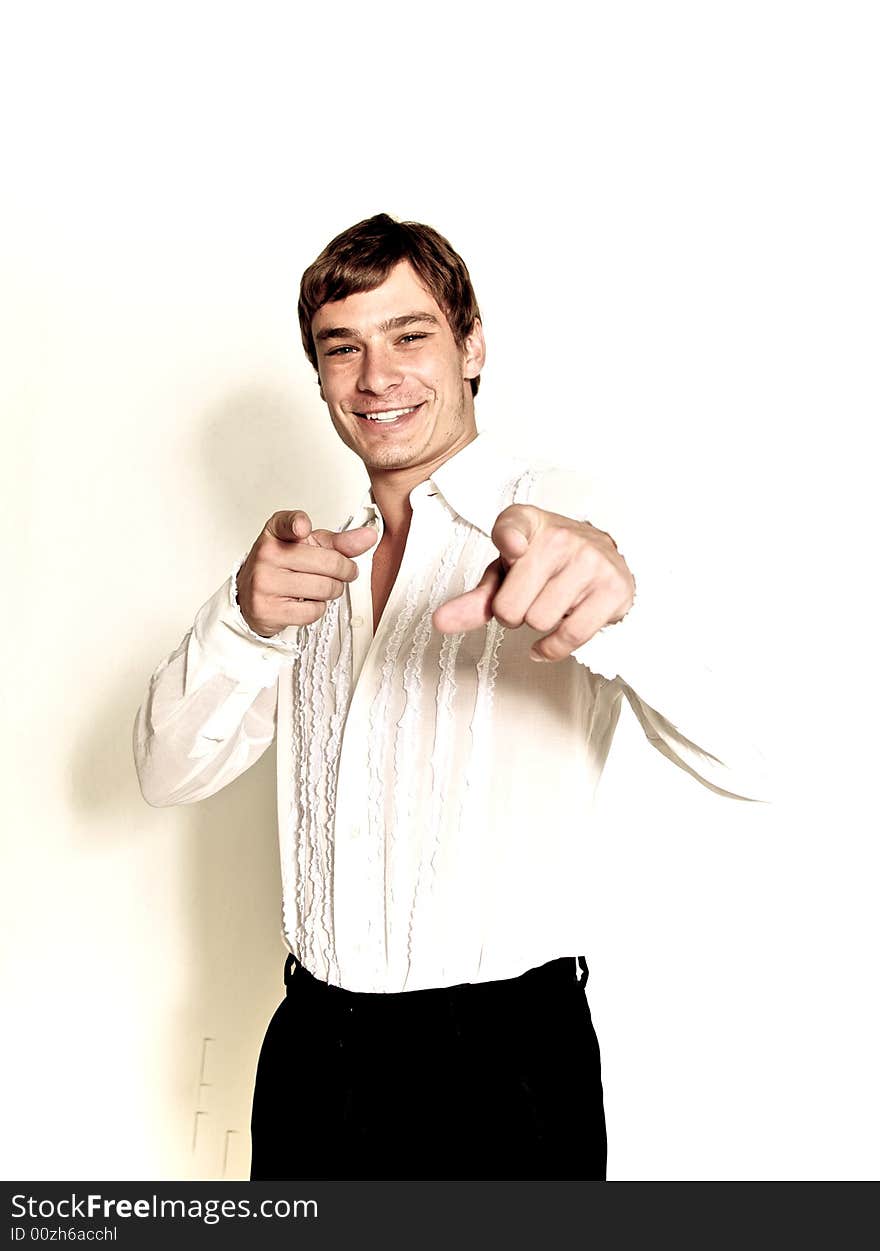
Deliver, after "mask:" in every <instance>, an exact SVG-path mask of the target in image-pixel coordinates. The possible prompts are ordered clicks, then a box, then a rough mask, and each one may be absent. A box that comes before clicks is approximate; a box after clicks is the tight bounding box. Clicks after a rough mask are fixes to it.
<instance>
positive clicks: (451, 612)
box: [432, 560, 504, 634]
mask: <svg viewBox="0 0 880 1251" xmlns="http://www.w3.org/2000/svg"><path fill="white" fill-rule="evenodd" d="M503 578H504V572H503V570H502V568H501V561H500V560H493V561H492V563H491V565H489V566H487V568H486V571H485V573H484V574H483V576H482V578H480V580H479V582H478V583H477V585H476V586H475V587H474V589H473V590H472V591H465V593H464V595H456V596H455V598H454V599H448V600H447V601H446V603H445V604H441V605H440V607H439V608H438V609H436V611H435V612H434V616H433V618H432V620H433V622H434V628H435V629H436V630H439V631H440V633H441V634H457V633H458V631H459V630H476V629H478V628H479V627H480V626H484V625H486V624H487V623H488V622H489V621H491V620H492V600H493V599H494V598H495V594H496V592H497V590H498V588H499V586H500V585H501V582H502V580H503Z"/></svg>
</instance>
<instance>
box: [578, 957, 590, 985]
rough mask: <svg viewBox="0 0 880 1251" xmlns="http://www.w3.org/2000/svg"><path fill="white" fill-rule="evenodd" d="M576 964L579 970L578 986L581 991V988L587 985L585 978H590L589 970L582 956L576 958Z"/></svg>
mask: <svg viewBox="0 0 880 1251" xmlns="http://www.w3.org/2000/svg"><path fill="white" fill-rule="evenodd" d="M577 962H578V967H579V968H580V969H581V975H580V978H579V984H580V986H581V989H583V987H584V986H586V984H587V978H588V977H589V976H590V970H589V969H588V968H587V961H586V958H585V957H584V956H578V958H577Z"/></svg>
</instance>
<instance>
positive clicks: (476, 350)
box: [462, 317, 486, 378]
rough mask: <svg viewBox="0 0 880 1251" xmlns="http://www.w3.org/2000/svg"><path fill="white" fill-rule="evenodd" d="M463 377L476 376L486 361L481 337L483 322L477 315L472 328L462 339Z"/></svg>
mask: <svg viewBox="0 0 880 1251" xmlns="http://www.w3.org/2000/svg"><path fill="white" fill-rule="evenodd" d="M463 351H464V374H463V375H462V376H463V377H464V378H476V377H477V375H478V374H479V373H480V371H481V370H482V368H483V366H484V365H485V363H486V340H485V339H484V338H483V323H482V322H481V321H480V319H479V317H476V318H475V319H474V325H473V329H472V330H471V332H470V334H469V335H468V336H467V338H466V339H465V341H464V347H463Z"/></svg>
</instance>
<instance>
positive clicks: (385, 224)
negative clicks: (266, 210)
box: [298, 213, 480, 395]
mask: <svg viewBox="0 0 880 1251" xmlns="http://www.w3.org/2000/svg"><path fill="white" fill-rule="evenodd" d="M399 261H408V262H409V263H410V265H412V267H413V269H414V270H415V272H416V273H417V274H418V276H419V278H420V279H421V281H422V283H423V284H424V285H425V287H426V288H427V290H428V291H430V293H431V295H432V296H433V297H434V299H435V300H436V301H437V303H438V304H439V305H440V307H441V308H442V309H443V312H444V313H445V315H446V319H447V321H448V322H449V325H450V328H451V330H452V334H453V337H454V338H455V342H456V343H457V344H458V345H459V347H461V346H463V345H464V341H465V339H466V338H467V336H468V335H469V334H470V332H471V331H472V330H473V328H474V321H475V319H476V318H478V317H479V316H480V310H479V308H478V307H477V298H476V296H475V295H474V289H473V287H472V286H471V279H470V275H469V274H468V271H467V266H466V265H465V263H464V261H463V260H462V259H461V257H460V256H459V255H458V253H457V252H455V251H453V249H452V247H451V246H450V244H449V242H448V241H447V240H446V239H444V238H443V236H442V235H441V234H438V233H437V231H436V230H433V229H432V228H431V227H430V226H423V225H422V224H421V223H420V222H396V221H395V220H394V218H393V217H389V216H388V214H387V213H378V214H377V215H376V216H375V217H368V218H366V219H365V220H364V221H362V222H358V224H357V225H356V226H350V227H349V229H348V230H343V232H342V234H339V235H337V236H336V238H335V239H332V240H331V241H330V243H328V244H327V246H326V248H325V249H324V251H323V252H322V253H321V255H320V256H319V257H318V258H317V260H315V261H313V262H312V264H311V265H310V266H309V267H308V269H307V270H306V272H305V273H304V274H303V276H302V282H301V283H300V288H299V308H298V311H299V326H300V331H301V333H302V341H303V347H304V348H305V350H306V356H308V358H309V360H310V361H311V362H312V364H313V365H314V367H315V369H317V368H318V354H317V352H316V350H315V342H314V339H313V338H312V318H313V317H314V315H315V313H317V311H318V309H319V308H321V307H322V305H324V304H329V303H330V302H331V301H333V300H344V299H345V297H346V296H348V295H354V294H355V292H358V291H372V290H373V289H374V288H375V287H378V286H381V285H382V283H383V282H384V281H385V279H386V278H387V277H388V275H389V273H390V272H391V270H392V269H393V268H394V266H395V265H397V264H398V262H399ZM470 383H471V392H472V394H473V395H476V394H477V390H478V388H479V385H480V378H479V375H477V377H476V378H471V380H470Z"/></svg>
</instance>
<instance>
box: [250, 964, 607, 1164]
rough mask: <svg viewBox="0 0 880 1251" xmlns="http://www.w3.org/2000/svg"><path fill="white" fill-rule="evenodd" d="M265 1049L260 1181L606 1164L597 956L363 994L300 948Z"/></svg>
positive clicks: (258, 1122) (254, 1130)
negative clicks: (594, 1012)
mask: <svg viewBox="0 0 880 1251" xmlns="http://www.w3.org/2000/svg"><path fill="white" fill-rule="evenodd" d="M284 974H285V982H286V984H287V994H286V997H285V999H284V1001H283V1002H282V1004H281V1005H280V1007H279V1008H278V1010H277V1011H276V1012H275V1015H274V1016H273V1017H272V1020H271V1022H270V1024H269V1028H268V1030H267V1033H266V1037H265V1040H264V1042H263V1046H262V1050H261V1051H260V1059H259V1064H258V1066H257V1078H256V1085H255V1089H254V1103H253V1116H252V1120H251V1138H252V1147H253V1150H252V1162H251V1179H252V1180H267V1179H273V1180H275V1179H297V1180H318V1179H342V1180H355V1179H371V1180H378V1179H396V1178H406V1179H414V1178H423V1179H460V1178H476V1179H503V1178H517V1179H518V1178H555V1179H569V1180H572V1179H573V1180H583V1179H601V1178H604V1177H605V1160H606V1140H605V1114H604V1109H603V1104H602V1080H601V1073H600V1065H599V1046H598V1043H597V1041H596V1035H595V1032H594V1030H593V1024H592V1021H591V1019H590V1010H589V1008H588V1006H587V1000H586V995H585V990H584V987H585V984H586V980H587V976H588V973H587V966H586V962H585V961H584V959H583V957H579V958H578V959H577V960H576V959H575V957H573V956H571V957H566V958H564V959H561V960H554V961H551V962H550V963H549V964H545V965H542V966H541V967H540V968H538V969H531V970H530V971H529V972H527V973H524V974H523V975H522V976H520V977H515V978H511V979H509V980H505V981H498V982H483V983H475V984H473V985H472V984H464V985H460V986H452V987H447V988H443V989H437V990H414V991H404V992H402V993H400V994H362V993H357V992H353V991H348V990H342V989H340V988H339V987H335V986H328V985H327V984H326V983H324V982H321V981H318V980H317V979H316V978H314V977H313V976H312V975H311V974H310V973H308V972H306V970H305V969H303V968H302V966H301V965H300V964H299V963H298V962H297V961H296V960H295V959H294V957H293V956H289V957H288V959H287V963H286V965H285V970H284Z"/></svg>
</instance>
